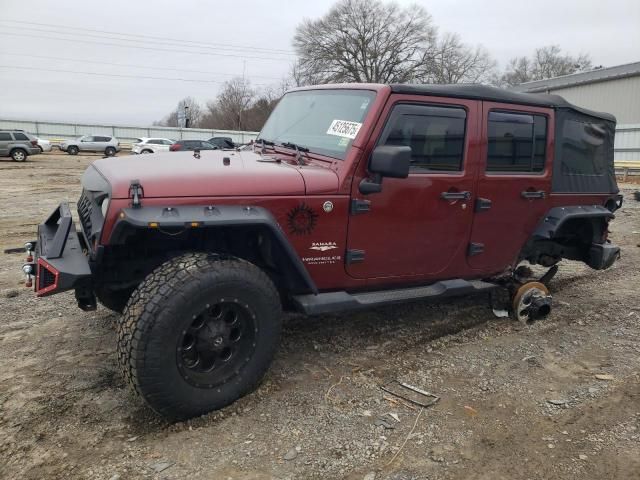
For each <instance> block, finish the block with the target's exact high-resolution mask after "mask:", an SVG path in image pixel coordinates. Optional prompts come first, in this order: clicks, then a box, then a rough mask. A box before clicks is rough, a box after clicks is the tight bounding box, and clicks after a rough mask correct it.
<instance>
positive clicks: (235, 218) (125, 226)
mask: <svg viewBox="0 0 640 480" xmlns="http://www.w3.org/2000/svg"><path fill="white" fill-rule="evenodd" d="M154 224H155V225H154ZM152 225H153V226H152ZM230 227H231V228H233V227H240V228H241V227H258V228H261V229H264V230H266V231H268V233H269V234H271V236H272V239H273V240H274V241H275V242H276V244H277V247H278V248H279V249H280V253H281V254H282V256H283V257H284V258H283V259H281V260H284V261H285V262H286V267H287V273H289V274H293V275H295V277H296V284H297V285H299V286H300V287H301V289H302V290H306V291H308V292H311V293H314V294H317V293H318V288H317V287H316V285H315V283H314V282H313V279H312V278H311V276H310V275H309V272H308V271H307V269H306V268H305V266H304V264H303V263H302V260H301V259H300V257H299V256H298V254H297V253H296V251H295V249H294V248H293V246H292V245H291V243H290V242H289V240H288V239H287V237H286V236H285V234H284V232H283V231H282V228H280V225H279V224H278V222H277V221H276V219H275V218H274V217H273V215H271V213H270V212H269V211H268V210H267V209H266V208H263V207H256V206H251V205H247V206H243V205H179V206H146V205H145V206H142V207H138V208H133V207H131V208H125V209H122V210H121V211H120V212H119V213H118V220H117V221H116V224H115V226H114V228H113V231H112V233H111V236H110V238H109V244H110V245H118V244H123V243H125V241H126V239H127V237H128V236H129V234H130V232H131V231H132V229H133V230H138V229H151V228H157V229H163V228H230Z"/></svg>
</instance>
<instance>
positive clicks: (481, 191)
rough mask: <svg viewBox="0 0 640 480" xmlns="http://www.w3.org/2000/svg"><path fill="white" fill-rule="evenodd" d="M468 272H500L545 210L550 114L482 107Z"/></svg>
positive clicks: (518, 108)
mask: <svg viewBox="0 0 640 480" xmlns="http://www.w3.org/2000/svg"><path fill="white" fill-rule="evenodd" d="M482 117H483V126H482V138H483V149H482V153H481V158H482V162H481V164H480V169H479V174H478V185H477V188H476V192H477V198H476V200H475V203H474V211H475V213H474V219H473V228H472V231H471V239H470V248H469V256H468V257H467V262H468V263H469V265H470V267H471V268H473V269H477V270H479V271H481V272H482V273H484V274H495V273H500V272H502V271H503V270H504V269H505V268H507V267H508V266H509V265H511V264H512V263H513V262H514V261H515V260H516V258H517V256H518V254H519V253H520V250H521V249H522V247H523V246H524V244H525V243H526V241H527V240H528V239H529V237H530V236H531V233H532V232H533V230H534V229H535V226H536V224H537V223H538V221H539V219H540V218H541V217H542V216H543V215H544V214H545V213H546V212H547V210H548V208H549V203H548V202H549V200H548V199H549V193H550V190H551V162H552V139H551V135H550V134H549V132H552V131H553V121H554V118H553V111H552V110H551V109H544V108H536V107H524V106H514V105H509V104H499V103H492V102H483V106H482Z"/></svg>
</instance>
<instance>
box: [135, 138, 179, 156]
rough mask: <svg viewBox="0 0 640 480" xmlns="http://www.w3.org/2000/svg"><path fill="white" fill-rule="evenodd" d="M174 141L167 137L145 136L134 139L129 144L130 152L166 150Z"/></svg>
mask: <svg viewBox="0 0 640 480" xmlns="http://www.w3.org/2000/svg"><path fill="white" fill-rule="evenodd" d="M174 143H175V142H174V141H173V140H169V139H168V138H147V137H142V138H138V139H136V141H135V142H134V143H133V145H132V146H131V153H156V152H168V151H169V147H170V146H171V145H173V144H174Z"/></svg>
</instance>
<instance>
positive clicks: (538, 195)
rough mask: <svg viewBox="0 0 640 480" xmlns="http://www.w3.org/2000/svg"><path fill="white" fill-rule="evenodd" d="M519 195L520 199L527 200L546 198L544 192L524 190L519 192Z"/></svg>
mask: <svg viewBox="0 0 640 480" xmlns="http://www.w3.org/2000/svg"><path fill="white" fill-rule="evenodd" d="M520 195H521V196H522V198H526V199H527V200H533V199H535V198H545V197H546V196H547V194H546V193H545V192H544V190H538V191H535V192H532V191H529V190H525V191H524V192H521V193H520Z"/></svg>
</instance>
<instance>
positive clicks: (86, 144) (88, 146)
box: [78, 135, 95, 152]
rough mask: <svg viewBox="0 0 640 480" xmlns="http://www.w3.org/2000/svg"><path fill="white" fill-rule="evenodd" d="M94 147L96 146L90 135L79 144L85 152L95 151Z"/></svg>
mask: <svg viewBox="0 0 640 480" xmlns="http://www.w3.org/2000/svg"><path fill="white" fill-rule="evenodd" d="M94 146H95V144H94V142H93V137H92V136H90V135H87V136H85V137H82V138H81V139H80V141H79V142H78V148H79V149H80V150H84V151H85V152H91V151H92V150H94Z"/></svg>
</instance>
